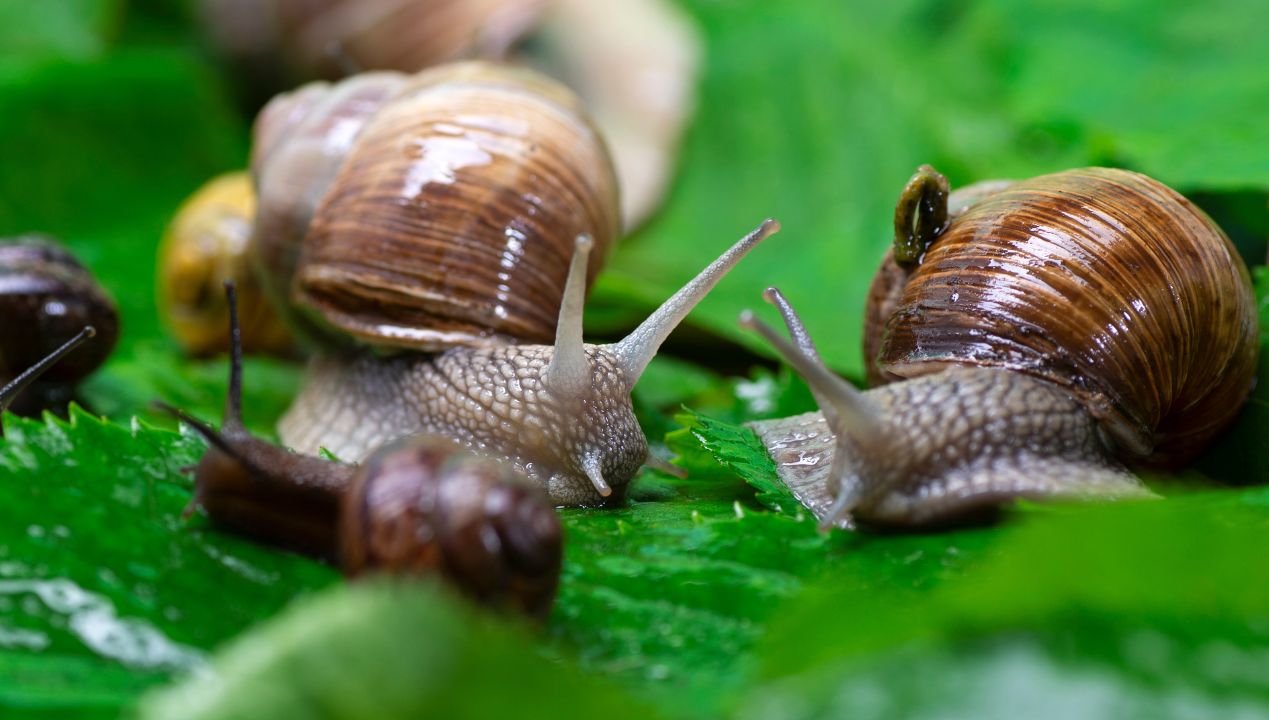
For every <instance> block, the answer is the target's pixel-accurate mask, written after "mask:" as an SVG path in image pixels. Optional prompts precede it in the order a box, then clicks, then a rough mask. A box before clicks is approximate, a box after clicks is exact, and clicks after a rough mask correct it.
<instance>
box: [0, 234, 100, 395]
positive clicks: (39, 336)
mask: <svg viewBox="0 0 1269 720" xmlns="http://www.w3.org/2000/svg"><path fill="white" fill-rule="evenodd" d="M86 326H92V328H93V330H91V331H90V332H89V335H95V336H96V339H95V340H94V342H92V343H91V344H89V345H88V346H86V347H84V348H83V349H81V350H79V351H78V352H76V353H74V354H72V355H70V356H68V357H66V358H64V359H61V360H60V361H58V362H56V363H55V364H50V365H48V366H44V371H43V372H42V373H37V374H36V375H34V376H32V375H27V376H26V380H25V381H24V384H23V385H22V386H20V387H19V388H18V389H21V388H25V392H23V393H22V394H21V396H20V397H19V396H17V393H16V392H15V393H14V395H13V396H12V397H10V398H9V400H10V401H11V402H12V405H11V408H12V409H13V411H14V412H16V413H18V414H31V413H34V412H37V411H39V410H40V409H43V408H46V407H55V406H61V405H64V404H65V403H66V402H67V401H68V400H70V398H71V396H72V394H73V392H74V388H75V384H76V383H78V382H79V381H80V380H82V379H83V378H85V377H87V376H88V375H89V374H91V373H92V372H93V371H94V370H96V369H97V368H98V367H99V366H100V365H101V364H102V363H103V362H105V360H106V358H107V357H109V355H110V352H111V350H113V349H114V345H115V341H116V340H117V339H118V334H119V315H118V311H117V310H116V309H115V304H114V301H113V300H111V299H110V297H109V296H108V295H107V294H106V292H105V291H104V290H102V288H101V287H100V285H98V284H97V281H96V280H95V279H94V278H93V276H92V274H91V273H90V272H89V271H88V269H87V268H85V267H84V265H83V264H82V263H80V262H79V261H78V260H77V259H75V257H74V256H73V255H71V253H70V252H69V251H67V250H66V249H65V248H63V247H62V246H61V245H59V244H57V243H56V242H54V241H53V240H51V239H49V238H46V237H42V236H37V235H28V236H24V237H18V238H10V239H6V240H0V382H6V383H7V382H10V381H13V380H14V379H15V378H17V377H18V376H19V375H20V374H23V373H24V372H25V371H26V370H27V369H28V368H32V367H35V366H37V365H38V364H39V363H41V361H42V360H44V359H45V358H47V357H49V356H53V355H57V354H58V352H59V350H60V349H61V348H62V347H63V346H64V344H65V343H67V342H68V340H70V339H71V338H73V337H76V336H77V335H78V334H81V333H83V332H84V328H85V327H86ZM58 357H61V356H60V355H58Z"/></svg>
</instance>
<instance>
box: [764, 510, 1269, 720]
mask: <svg viewBox="0 0 1269 720" xmlns="http://www.w3.org/2000/svg"><path fill="white" fill-rule="evenodd" d="M1267 529H1269V492H1266V491H1265V489H1263V488H1260V489H1256V490H1251V491H1245V492H1242V493H1231V492H1225V493H1207V494H1200V495H1192V496H1188V497H1184V498H1176V499H1170V500H1168V501H1165V502H1142V503H1124V504H1119V505H1109V506H1101V507H1082V508H1067V509H1063V510H1055V511H1050V512H1046V513H1045V514H1044V515H1043V516H1040V517H1033V518H1031V520H1030V521H1029V522H1027V523H1017V524H1015V525H1011V526H1008V527H1005V528H1002V529H1000V530H999V531H998V534H997V537H996V538H995V540H994V542H993V545H992V547H991V552H990V554H989V555H987V556H983V557H982V558H981V559H980V561H979V562H978V563H977V567H975V568H974V569H973V571H972V572H967V573H964V574H960V575H958V576H953V577H950V578H948V579H947V580H946V581H945V582H943V583H940V584H938V585H936V586H934V587H933V588H927V589H926V591H922V592H914V591H913V587H912V586H911V585H910V584H909V582H908V579H907V578H905V577H903V576H898V577H894V576H886V575H865V572H866V571H868V570H869V569H870V568H869V564H868V562H867V560H866V559H864V558H860V557H856V556H850V557H848V558H846V560H845V562H844V563H842V565H841V566H840V567H839V569H838V570H839V571H838V572H837V573H835V574H834V577H833V579H831V580H829V581H827V582H825V583H823V584H822V585H820V586H818V587H816V588H815V590H814V591H813V592H810V593H808V595H807V596H805V597H804V598H803V599H802V600H800V601H798V602H796V603H793V604H791V605H790V606H789V607H788V608H786V610H785V611H784V613H783V615H784V617H783V618H782V620H781V621H780V622H779V623H777V624H775V625H774V626H773V627H772V629H771V631H770V637H771V638H784V637H801V638H804V640H803V642H801V643H799V644H797V645H796V646H791V645H787V644H782V643H780V642H776V641H772V642H768V643H766V644H765V646H764V647H763V649H762V651H761V653H762V656H763V668H764V671H763V672H764V674H765V675H766V676H767V677H768V678H771V679H772V681H771V682H770V683H769V684H768V685H766V686H765V687H764V688H761V689H759V690H757V691H755V694H754V698H753V699H752V704H751V705H750V707H780V706H781V704H782V701H781V698H785V699H788V698H792V697H796V698H797V704H796V705H795V706H793V707H796V710H790V711H789V712H786V713H784V714H782V715H774V716H782V717H825V716H837V715H836V713H837V712H839V711H842V709H843V708H844V707H848V706H852V705H855V704H858V703H861V702H866V701H867V698H868V697H869V695H868V693H871V696H872V697H873V698H882V699H883V700H881V701H880V702H882V705H881V706H879V707H878V708H876V709H874V711H872V712H871V713H867V712H866V713H865V714H864V716H865V717H868V716H893V714H894V713H899V712H902V713H903V714H904V716H905V717H935V716H939V717H942V716H945V714H946V713H949V712H950V713H952V714H954V715H972V716H975V717H977V716H979V713H980V712H983V711H984V709H987V710H993V712H988V713H987V715H986V716H990V717H998V716H1004V715H1002V714H1001V713H1002V712H1003V711H1002V710H1001V708H1005V709H1007V708H1009V707H1016V705H1013V706H1011V705H1009V704H1008V703H1010V702H1011V701H1014V699H1013V697H1012V696H1011V694H1010V692H1009V687H1010V684H1009V683H1010V682H1011V683H1013V684H1017V683H1025V685H1022V687H1026V688H1027V689H1028V691H1030V689H1033V688H1034V689H1035V691H1036V692H1037V693H1039V695H1038V699H1039V701H1040V704H1039V705H1036V707H1037V708H1038V709H1040V710H1043V711H1044V714H1043V715H1042V716H1044V717H1069V716H1071V714H1072V713H1074V714H1075V715H1079V716H1105V717H1109V716H1116V717H1121V716H1124V714H1125V713H1127V714H1128V715H1129V716H1141V717H1191V716H1193V714H1194V711H1193V708H1195V707H1197V708H1201V711H1198V714H1205V715H1223V713H1224V712H1226V711H1232V710H1237V711H1238V712H1249V713H1253V714H1255V713H1260V712H1263V711H1264V707H1266V703H1267V702H1269V675H1266V674H1265V673H1264V672H1263V667H1264V666H1263V659H1262V658H1261V657H1260V652H1262V651H1263V650H1262V649H1263V647H1265V646H1266V645H1267V644H1269V584H1266V583H1264V582H1261V581H1260V580H1262V579H1263V573H1260V572H1258V571H1257V570H1256V568H1260V567H1262V566H1263V561H1262V559H1261V556H1262V554H1263V545H1264V543H1263V538H1264V537H1265V531H1266V530H1267ZM1249 573H1250V575H1249ZM901 648H903V649H902V650H900V649H901ZM1257 648H1260V649H1257ZM878 659H880V662H881V663H882V664H881V666H880V668H877V667H875V666H873V662H875V661H876V660H878ZM965 663H968V666H966V664H965ZM1011 663H1017V665H1013V667H1014V668H1015V672H1016V673H1018V675H1017V676H1015V677H1014V678H1013V680H1012V681H1009V680H1008V679H1009V678H1010V675H1009V674H1008V672H1007V669H1008V667H1010V666H1011ZM900 665H904V666H908V667H912V666H915V667H917V668H921V669H925V670H928V671H929V672H930V673H931V676H930V677H929V678H928V682H922V683H914V682H913V680H914V677H915V676H914V675H913V674H912V672H911V671H905V672H904V673H900V674H897V675H886V674H883V673H882V672H880V670H881V669H884V668H895V667H898V666H900ZM1007 681H1008V682H1007ZM996 682H1001V683H1003V685H1002V686H1001V687H998V688H996V689H995V690H992V689H991V688H992V687H993V686H994V684H995V683H996ZM918 685H920V689H918ZM868 687H870V688H871V689H870V690H868V689H866V688H868ZM1091 688H1096V690H1097V691H1096V693H1093V694H1092V695H1089V693H1091V692H1092V689H1091ZM1151 688H1153V689H1154V690H1150V689H1151ZM1164 688H1166V690H1163V691H1162V693H1160V692H1159V689H1164ZM984 691H986V692H990V693H993V694H989V695H988V696H986V697H983V696H982V695H980V694H979V693H981V692H984ZM1077 691H1079V692H1078V694H1077V695H1074V696H1071V695H1069V694H1070V693H1073V692H1077ZM1064 695H1067V697H1066V698H1065V699H1062V698H1063V696H1064ZM1014 702H1016V701H1014ZM1081 708H1083V711H1080V712H1076V710H1080V709H1081ZM879 710H888V711H890V712H880V714H879V713H878V711H879ZM1085 711H1087V712H1088V713H1091V715H1086V714H1085Z"/></svg>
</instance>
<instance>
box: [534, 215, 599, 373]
mask: <svg viewBox="0 0 1269 720" xmlns="http://www.w3.org/2000/svg"><path fill="white" fill-rule="evenodd" d="M593 246H594V240H592V239H591V237H590V236H589V235H578V236H577V243H576V245H575V249H574V250H573V260H572V263H571V264H570V265H569V268H568V281H567V282H566V283H565V285H564V297H563V298H562V299H561V300H560V319H559V323H558V324H557V325H556V327H555V351H554V352H553V353H552V354H551V362H550V364H549V365H548V366H547V368H546V375H545V381H546V385H547V387H549V388H550V389H551V390H552V391H553V392H556V393H559V394H560V395H563V396H565V397H578V396H580V395H582V394H584V393H585V391H586V388H588V387H590V380H591V378H590V362H589V361H588V360H587V359H586V346H585V345H584V344H583V340H582V311H583V310H584V309H585V305H586V268H587V263H588V260H589V259H590V250H591V248H592V247H593Z"/></svg>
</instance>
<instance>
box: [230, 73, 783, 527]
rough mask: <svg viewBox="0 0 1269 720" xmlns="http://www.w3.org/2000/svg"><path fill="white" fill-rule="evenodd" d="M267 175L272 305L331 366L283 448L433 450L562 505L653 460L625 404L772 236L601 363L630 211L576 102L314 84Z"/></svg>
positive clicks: (300, 96) (595, 496)
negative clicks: (588, 316) (610, 276)
mask: <svg viewBox="0 0 1269 720" xmlns="http://www.w3.org/2000/svg"><path fill="white" fill-rule="evenodd" d="M253 169H254V172H255V176H256V178H257V185H258V189H259V197H260V209H259V212H258V214H257V223H256V232H255V235H254V239H253V252H254V254H255V258H256V260H257V265H258V267H259V268H260V269H261V270H262V271H263V274H264V286H265V289H266V291H267V292H268V294H269V295H270V296H271V297H272V298H273V299H274V300H275V301H276V302H277V303H279V305H280V307H282V308H283V314H284V316H286V317H287V318H288V319H289V320H290V321H291V322H292V323H293V324H294V325H295V326H297V327H299V328H301V330H302V332H303V334H304V335H306V336H308V337H309V338H311V339H313V340H314V341H315V342H317V343H318V344H320V345H322V346H323V349H322V350H321V351H320V352H319V353H318V354H317V355H316V356H315V357H314V359H313V360H312V362H311V364H310V366H309V372H308V376H307V378H306V382H305V386H304V388H303V389H302V391H301V393H300V396H299V397H298V398H297V399H296V401H295V403H294V404H293V405H292V407H291V409H290V410H289V411H288V412H287V414H286V415H285V416H284V417H283V418H282V420H281V422H280V423H279V428H278V429H279V435H280V437H281V438H282V440H283V442H285V443H286V444H287V445H290V446H292V447H295V448H297V449H299V450H301V451H303V452H308V453H315V452H316V451H317V450H318V448H319V447H325V448H327V449H329V450H330V451H332V452H334V453H335V454H337V455H338V456H339V457H341V458H345V459H349V460H359V459H361V458H363V457H365V456H366V454H367V453H368V452H369V451H370V450H371V449H372V448H374V447H378V446H380V445H382V444H384V443H385V442H387V441H388V440H391V439H392V438H395V437H399V436H402V435H410V434H416V433H433V434H437V435H441V436H444V437H448V438H451V439H453V440H454V441H456V442H459V443H460V444H462V445H463V446H465V447H467V448H469V449H471V450H473V451H476V452H478V453H481V454H485V455H489V456H493V457H496V458H499V459H503V460H506V461H508V462H510V463H511V464H512V465H513V466H515V467H516V468H517V469H518V470H520V471H521V472H523V473H524V474H526V475H528V476H529V477H531V478H533V479H534V480H535V482H537V483H539V484H540V485H541V486H542V487H544V488H546V489H547V490H548V492H549V494H550V495H551V497H552V499H554V500H555V501H556V502H558V503H562V504H586V503H596V502H603V501H606V500H608V499H611V498H613V497H616V496H619V495H620V494H621V491H622V490H623V488H624V486H625V484H626V483H627V482H628V481H629V480H630V478H631V477H633V475H634V474H635V472H637V470H638V468H639V467H640V466H641V465H642V464H644V463H645V462H646V461H649V457H648V452H647V441H646V439H645V438H644V436H643V433H642V431H641V430H640V429H639V425H638V423H637V421H636V420H635V417H634V413H633V410H632V408H631V406H630V398H629V392H630V389H631V388H632V387H633V385H634V383H635V381H637V379H638V377H639V375H640V374H641V373H642V372H643V369H644V368H645V367H646V366H647V364H648V362H649V361H650V360H651V357H652V355H654V354H655V353H656V351H657V348H658V347H659V346H660V344H661V342H662V341H664V339H665V337H666V336H667V335H668V334H669V333H670V331H671V330H673V328H674V327H675V326H676V325H677V324H678V323H679V322H680V321H681V320H682V319H683V318H684V317H685V316H686V315H687V313H688V312H690V310H691V309H692V307H694V306H695V304H696V303H697V302H699V300H700V299H701V298H703V297H704V296H705V294H706V293H708V292H709V290H710V288H712V287H713V285H714V284H715V283H717V282H718V281H719V280H720V279H721V278H722V276H723V275H724V274H726V272H727V271H728V270H729V269H730V268H731V267H732V266H733V265H734V264H735V263H736V262H739V260H740V259H741V258H742V257H743V256H744V255H745V254H746V253H747V252H748V251H749V250H750V249H752V248H753V247H754V246H756V245H757V243H758V242H760V241H761V240H762V239H763V238H765V237H767V236H769V235H770V234H772V233H774V232H775V231H776V229H777V227H778V226H777V225H776V223H774V222H773V221H768V222H767V223H764V224H763V225H762V226H761V227H760V228H758V229H756V230H754V231H753V232H751V233H749V234H748V235H747V236H746V237H745V238H743V239H742V240H741V241H739V242H738V243H736V245H734V246H733V247H732V248H731V249H730V250H728V251H727V252H725V253H724V254H723V255H722V256H721V257H720V258H719V259H718V260H717V261H715V262H714V263H713V264H711V265H710V266H709V267H707V268H706V269H705V270H703V271H702V272H701V274H700V275H699V276H698V277H697V278H696V279H694V280H693V281H692V282H690V283H688V285H687V286H685V287H684V288H683V289H682V290H680V291H679V292H678V293H677V294H675V295H674V296H673V297H671V298H670V299H669V300H668V301H667V302H666V303H665V304H664V305H663V306H662V307H661V308H660V309H659V310H657V311H656V312H655V313H653V315H652V316H651V317H649V318H648V320H647V321H645V322H644V323H643V325H641V326H640V327H639V328H637V329H636V330H635V331H634V332H633V333H631V335H630V336H628V337H627V338H625V339H624V340H622V341H619V342H617V343H613V344H611V345H602V346H594V345H586V344H585V343H584V342H583V340H582V331H581V328H582V309H583V305H584V300H585V295H586V290H587V288H588V287H589V284H590V281H591V280H592V279H593V278H594V276H595V274H596V273H597V272H598V268H599V263H600V261H601V259H602V257H603V256H604V255H605V254H606V252H607V250H608V248H609V247H610V246H611V245H612V243H613V242H614V240H615V238H616V237H617V233H618V232H619V230H618V213H617V205H616V198H617V191H616V185H615V181H614V179H613V174H612V166H611V163H610V162H609V160H608V155H607V152H606V150H605V149H604V144H603V141H602V139H601V138H600V136H599V134H598V133H597V131H595V129H594V128H593V127H592V126H591V125H590V123H589V121H588V120H587V119H586V116H585V114H584V112H583V111H582V110H581V107H580V103H579V102H578V101H577V99H576V97H575V96H574V95H573V94H572V93H571V92H570V91H568V90H567V89H566V88H564V87H563V86H562V85H560V84H558V83H556V82H554V81H552V80H550V79H548V78H546V77H544V76H542V75H539V74H537V73H535V72H532V71H528V70H521V69H513V68H507V67H502V66H497V65H492V64H489V63H475V62H471V63H459V64H455V65H451V66H444V67H439V68H434V69H431V70H428V71H424V72H422V73H419V74H418V75H415V76H408V77H407V76H403V75H398V74H391V73H372V74H368V75H361V76H357V77H355V78H351V79H349V80H347V81H345V82H343V83H340V84H337V85H333V86H327V85H320V84H317V85H310V86H306V87H305V88H301V89H300V90H298V91H296V92H295V93H293V94H290V95H286V96H282V97H281V98H279V99H278V100H276V101H274V102H273V103H270V105H269V106H267V107H266V108H265V110H264V111H263V112H262V113H261V116H260V118H259V119H258V121H257V125H256V146H255V148H254V150H253ZM552 340H554V343H555V344H554V345H548V344H546V343H550V342H551V341H552ZM367 345H368V346H372V347H374V348H376V350H374V351H373V352H366V349H365V347H364V346H367ZM424 353H428V354H424Z"/></svg>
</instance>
